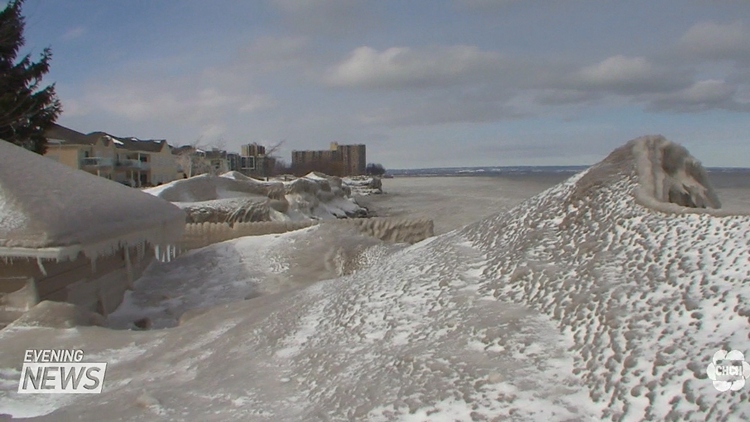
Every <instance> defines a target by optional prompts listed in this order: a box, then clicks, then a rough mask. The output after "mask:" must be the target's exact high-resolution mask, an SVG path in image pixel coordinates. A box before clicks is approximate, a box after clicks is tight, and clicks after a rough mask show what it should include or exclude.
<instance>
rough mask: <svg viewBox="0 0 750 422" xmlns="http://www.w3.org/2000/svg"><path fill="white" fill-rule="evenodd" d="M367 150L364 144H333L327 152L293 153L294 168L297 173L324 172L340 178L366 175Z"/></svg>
mask: <svg viewBox="0 0 750 422" xmlns="http://www.w3.org/2000/svg"><path fill="white" fill-rule="evenodd" d="M366 167H367V150H366V147H365V145H364V144H357V145H339V144H338V143H337V142H332V143H331V146H330V148H329V149H327V150H317V151H292V168H293V169H295V171H296V172H300V173H304V172H307V171H322V172H324V173H329V174H333V175H338V176H358V175H362V174H365V169H366Z"/></svg>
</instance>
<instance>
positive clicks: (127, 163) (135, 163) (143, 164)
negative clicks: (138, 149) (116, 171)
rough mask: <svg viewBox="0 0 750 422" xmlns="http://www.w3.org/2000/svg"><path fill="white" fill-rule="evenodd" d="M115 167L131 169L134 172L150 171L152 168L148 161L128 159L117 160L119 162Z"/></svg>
mask: <svg viewBox="0 0 750 422" xmlns="http://www.w3.org/2000/svg"><path fill="white" fill-rule="evenodd" d="M115 165H116V166H117V167H121V168H129V169H134V170H148V169H149V168H150V167H151V166H150V165H149V162H148V161H140V160H128V159H124V160H117V162H115Z"/></svg>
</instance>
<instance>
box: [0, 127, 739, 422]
mask: <svg viewBox="0 0 750 422" xmlns="http://www.w3.org/2000/svg"><path fill="white" fill-rule="evenodd" d="M659 151H661V152H659ZM679 151H681V150H677V149H674V145H673V144H671V143H669V142H667V141H666V140H664V139H663V138H661V137H647V138H641V139H638V140H635V141H632V142H630V143H628V144H627V145H625V146H624V147H622V148H620V149H618V150H616V151H615V152H614V153H612V154H611V155H610V156H609V157H608V158H606V159H605V160H604V161H602V162H601V163H599V164H597V165H595V166H593V167H592V168H590V169H589V170H587V171H585V172H583V173H581V174H579V175H577V176H575V177H573V178H571V179H569V180H568V181H566V182H565V183H562V184H560V185H558V186H556V187H554V188H551V189H549V190H547V191H545V192H543V193H541V194H539V195H537V196H535V197H533V198H531V199H530V200H528V201H526V202H524V203H523V204H521V205H519V206H517V207H515V208H514V209H512V210H511V211H509V212H506V213H502V214H499V215H497V216H494V217H491V218H489V219H486V220H484V221H481V222H477V223H475V224H472V225H470V226H468V227H466V228H464V229H461V230H457V231H453V232H450V233H447V234H444V235H441V236H438V237H433V238H430V239H428V240H426V241H423V242H420V243H418V244H415V245H412V246H409V247H405V248H400V249H396V250H388V251H386V252H385V253H384V254H382V255H377V254H376V255H373V258H372V259H371V261H370V262H371V264H370V265H369V266H367V267H362V268H359V269H358V270H357V271H354V272H352V273H349V274H348V275H344V276H342V277H337V278H334V279H331V280H328V281H321V282H317V283H315V284H312V285H310V286H308V287H305V288H299V289H294V290H291V291H287V292H283V293H277V294H272V295H268V296H262V297H258V298H254V299H251V300H244V301H237V302H234V303H228V304H224V305H221V306H218V307H214V308H212V309H210V310H204V311H201V312H198V313H197V314H195V315H193V316H192V317H191V318H189V319H187V320H186V321H185V322H184V324H182V325H180V326H179V327H175V328H170V329H167V330H154V331H146V332H122V331H119V332H107V331H106V330H105V329H102V328H98V327H80V328H78V329H76V330H65V332H54V331H49V330H48V331H45V332H44V333H45V335H44V336H41V335H39V331H38V330H41V329H28V328H25V329H6V330H3V331H0V342H2V343H3V352H4V353H3V354H0V413H2V412H5V413H13V414H14V415H16V416H22V415H29V416H33V415H46V416H42V417H41V418H40V420H64V419H98V418H101V415H107V418H108V420H143V419H152V418H162V419H173V420H177V419H186V418H189V419H200V420H207V421H210V420H216V421H218V420H268V421H271V420H273V421H276V420H313V421H317V420H321V421H322V420H373V421H391V420H404V421H407V420H420V421H421V420H524V421H525V420H537V421H570V420H644V419H646V420H675V421H678V420H679V421H682V420H696V421H698V420H699V421H703V420H707V419H708V420H748V419H750V395H749V392H750V389H748V387H745V388H744V389H742V390H740V391H734V392H729V391H727V392H720V391H717V390H716V389H715V388H714V386H713V383H712V382H711V380H709V379H708V378H707V375H706V368H707V367H708V364H709V363H710V362H711V359H712V356H713V355H714V354H715V353H716V352H717V351H718V350H721V349H725V350H729V349H736V350H740V351H744V352H746V353H747V352H748V351H750V339H749V338H748V332H749V331H750V330H749V329H748V327H749V321H748V318H749V317H750V305H749V304H750V285H748V283H747V280H748V278H749V277H750V255H749V254H750V216H748V215H731V214H728V213H726V212H722V211H721V210H714V209H711V208H708V207H709V206H711V205H712V204H715V203H714V202H712V199H711V193H712V191H711V189H710V187H709V186H707V185H706V184H705V183H704V181H702V180H701V177H700V176H699V174H700V172H699V171H698V172H696V171H694V170H695V169H693V170H691V169H689V168H688V167H695V168H696V169H698V170H699V167H697V166H698V164H697V163H696V162H695V161H694V160H693V159H692V158H690V157H689V156H688V155H687V154H685V155H684V156H682V158H683V159H678V160H676V161H673V160H672V158H674V157H671V156H670V155H669V154H672V153H675V152H679ZM665 153H666V156H669V157H670V158H669V159H666V160H665V159H664V158H663V157H665ZM678 155H679V154H678ZM673 162H680V163H682V164H680V165H684V166H685V167H684V168H681V167H680V166H678V167H677V168H672V167H671V164H670V163H673ZM644 165H645V166H647V167H646V168H644ZM659 168H661V169H663V171H664V173H663V174H662V173H661V172H662V170H659ZM649 175H650V176H649ZM652 176H653V181H649V179H647V178H648V177H652ZM667 176H669V177H671V178H672V179H669V180H668V178H667ZM662 177H663V178H662ZM660 180H661V181H660ZM659 186H661V188H659ZM681 186H682V188H681ZM660 189H661V190H660ZM660 192H661V193H660ZM669 192H675V193H679V195H677V194H671V195H670V194H669ZM686 195H687V196H686ZM687 199H690V200H689V201H687ZM670 201H671V202H670ZM675 201H676V202H677V203H675ZM681 203H682V204H691V205H694V206H701V205H705V206H706V207H707V208H688V207H683V206H681V205H679V204H681ZM306 230H307V231H306V232H305V233H304V234H305V235H309V236H312V235H315V233H316V232H315V230H319V228H310V229H306ZM318 234H319V233H318ZM301 235H302V234H300V233H287V234H284V235H276V236H278V237H277V238H275V239H276V242H282V243H285V244H286V245H287V246H288V247H289V248H294V245H295V244H297V243H296V242H299V241H300V240H301V239H300V238H298V237H297V238H295V239H292V237H294V236H301ZM242 241H243V240H241V239H240V240H237V241H232V242H227V243H223V244H220V245H216V246H215V247H208V248H206V249H204V250H202V252H201V253H204V254H210V253H215V254H219V255H222V256H223V254H226V257H227V259H234V260H238V261H239V262H242V260H243V259H248V258H246V257H244V255H243V254H248V253H249V252H248V251H249V250H251V249H248V250H245V251H244V252H243V254H241V255H240V256H237V255H235V254H232V252H233V249H232V248H230V247H229V246H228V245H229V244H230V243H231V244H232V245H233V246H232V247H241V243H242ZM312 244H314V243H312ZM258 246H259V245H248V247H249V248H253V247H256V248H257V247H258ZM196 253H197V252H196ZM289 257H292V258H289ZM293 257H294V254H293V253H290V254H289V255H287V258H284V259H281V260H280V261H278V262H277V265H278V266H279V267H280V268H285V266H286V265H290V263H294V262H295V261H294V259H293ZM209 262H215V261H211V260H209ZM251 267H252V268H254V266H253V265H251ZM196 271H198V269H196ZM205 271H206V277H207V278H210V277H211V276H212V275H213V274H218V273H220V272H221V271H222V268H210V266H209V267H208V268H206V269H205ZM279 271H280V272H281V271H283V270H279ZM186 288H187V287H186ZM217 288H219V286H217ZM171 300H174V301H176V303H177V302H179V300H180V298H179V297H174V298H172V299H171ZM51 341H54V345H55V347H56V348H64V347H77V348H84V349H85V350H86V352H87V354H89V353H90V354H91V359H94V360H96V361H99V360H101V361H107V362H109V366H108V372H107V377H108V378H107V381H106V385H105V391H104V393H103V394H102V395H101V396H89V397H86V396H85V395H80V396H77V397H73V398H70V399H67V398H66V399H64V400H63V399H62V398H60V399H58V398H54V399H55V400H51V399H50V398H46V397H45V398H38V397H21V396H20V395H17V394H16V393H15V392H14V390H15V388H16V385H17V384H14V381H16V380H17V377H18V369H19V357H20V356H21V353H22V350H23V349H25V348H46V347H49V345H50V344H51V343H50V342H51ZM6 345H7V347H6Z"/></svg>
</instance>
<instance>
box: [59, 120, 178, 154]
mask: <svg viewBox="0 0 750 422" xmlns="http://www.w3.org/2000/svg"><path fill="white" fill-rule="evenodd" d="M44 136H46V137H47V139H49V140H53V141H54V140H58V141H62V142H63V143H64V144H70V145H94V144H95V143H96V142H97V141H98V140H100V139H102V140H103V141H104V143H105V145H108V143H109V142H114V143H115V147H117V148H120V149H126V150H129V151H144V152H160V151H161V150H162V148H164V145H168V144H167V141H166V140H165V139H143V140H141V139H137V138H122V137H119V136H113V135H110V134H108V133H106V132H101V131H97V132H91V133H89V134H86V135H84V134H83V133H81V132H77V131H75V130H73V129H69V128H66V127H65V126H60V125H58V124H53V125H52V126H51V127H50V128H49V129H47V130H46V131H45V132H44Z"/></svg>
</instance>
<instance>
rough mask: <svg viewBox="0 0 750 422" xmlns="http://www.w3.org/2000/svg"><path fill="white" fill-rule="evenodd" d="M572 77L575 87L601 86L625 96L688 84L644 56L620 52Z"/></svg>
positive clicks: (598, 87)
mask: <svg viewBox="0 0 750 422" xmlns="http://www.w3.org/2000/svg"><path fill="white" fill-rule="evenodd" d="M572 80H573V81H574V84H575V85H578V88H579V89H584V90H586V89H601V90H604V91H609V92H614V93H617V94H626V95H632V94H640V93H648V92H660V91H673V90H675V89H679V88H682V87H684V86H685V85H687V84H688V83H689V81H688V80H687V78H686V77H685V76H683V75H681V74H679V73H678V72H675V71H674V70H671V69H667V68H663V67H659V66H656V65H654V64H653V63H651V62H650V61H649V60H647V59H646V58H645V57H627V56H623V55H617V56H612V57H609V58H607V59H605V60H603V61H601V62H599V63H597V64H594V65H591V66H587V67H584V68H583V69H581V70H580V71H578V72H577V74H576V75H574V76H573V78H572Z"/></svg>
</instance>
